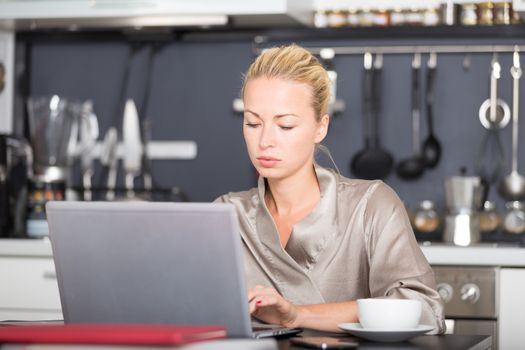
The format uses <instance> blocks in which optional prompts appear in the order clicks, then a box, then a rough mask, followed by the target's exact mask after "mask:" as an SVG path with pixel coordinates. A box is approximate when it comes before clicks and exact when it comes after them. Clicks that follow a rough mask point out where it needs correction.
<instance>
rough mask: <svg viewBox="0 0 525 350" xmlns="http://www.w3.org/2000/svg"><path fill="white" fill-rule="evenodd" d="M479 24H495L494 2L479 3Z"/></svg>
mask: <svg viewBox="0 0 525 350" xmlns="http://www.w3.org/2000/svg"><path fill="white" fill-rule="evenodd" d="M478 9H479V11H478V24H481V25H486V26H490V25H493V24H494V12H493V11H494V5H493V4H492V2H482V3H480V4H479V5H478Z"/></svg>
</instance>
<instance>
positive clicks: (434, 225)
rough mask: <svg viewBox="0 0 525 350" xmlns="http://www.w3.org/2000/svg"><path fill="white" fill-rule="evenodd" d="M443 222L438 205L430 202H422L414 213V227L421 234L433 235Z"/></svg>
mask: <svg viewBox="0 0 525 350" xmlns="http://www.w3.org/2000/svg"><path fill="white" fill-rule="evenodd" d="M440 223H441V220H440V218H439V214H438V212H437V211H436V205H435V204H434V202H432V201H429V200H424V201H421V202H420V203H419V205H418V207H417V209H416V211H415V212H414V215H413V219H412V226H413V227H414V230H415V231H416V232H419V233H432V232H436V231H437V230H438V229H439V226H440Z"/></svg>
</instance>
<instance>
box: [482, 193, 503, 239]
mask: <svg viewBox="0 0 525 350" xmlns="http://www.w3.org/2000/svg"><path fill="white" fill-rule="evenodd" d="M500 225H501V216H500V215H499V214H498V212H497V211H496V203H494V202H493V201H485V203H484V204H483V210H482V211H481V212H480V214H479V230H480V231H481V232H482V233H492V232H495V231H497V230H498V229H499V227H500Z"/></svg>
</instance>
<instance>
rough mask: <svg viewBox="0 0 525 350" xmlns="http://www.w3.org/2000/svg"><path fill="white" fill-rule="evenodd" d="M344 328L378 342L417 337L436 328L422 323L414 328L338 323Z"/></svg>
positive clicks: (358, 335) (353, 333)
mask: <svg viewBox="0 0 525 350" xmlns="http://www.w3.org/2000/svg"><path fill="white" fill-rule="evenodd" d="M338 326H339V328H341V329H342V330H345V331H347V332H348V333H350V334H352V335H355V336H357V337H360V338H364V339H368V340H373V341H378V342H396V341H404V340H408V339H410V338H413V337H415V336H416V335H420V334H425V333H427V332H428V331H431V330H433V329H434V327H433V326H428V325H425V324H420V325H419V326H417V327H416V328H413V329H396V330H386V329H366V328H363V326H361V324H360V323H341V324H339V325H338Z"/></svg>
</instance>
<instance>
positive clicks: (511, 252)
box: [0, 239, 525, 267]
mask: <svg viewBox="0 0 525 350" xmlns="http://www.w3.org/2000/svg"><path fill="white" fill-rule="evenodd" d="M420 246H421V250H422V251H423V254H425V256H426V258H427V260H428V262H429V263H430V264H431V265H473V266H505V267H525V248H522V247H519V246H514V245H504V244H484V243H481V244H477V245H473V246H469V247H458V246H453V245H447V244H443V243H437V244H436V243H432V244H428V243H422V244H421V245H420ZM0 256H31V257H51V256H52V251H51V243H50V241H49V239H0Z"/></svg>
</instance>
